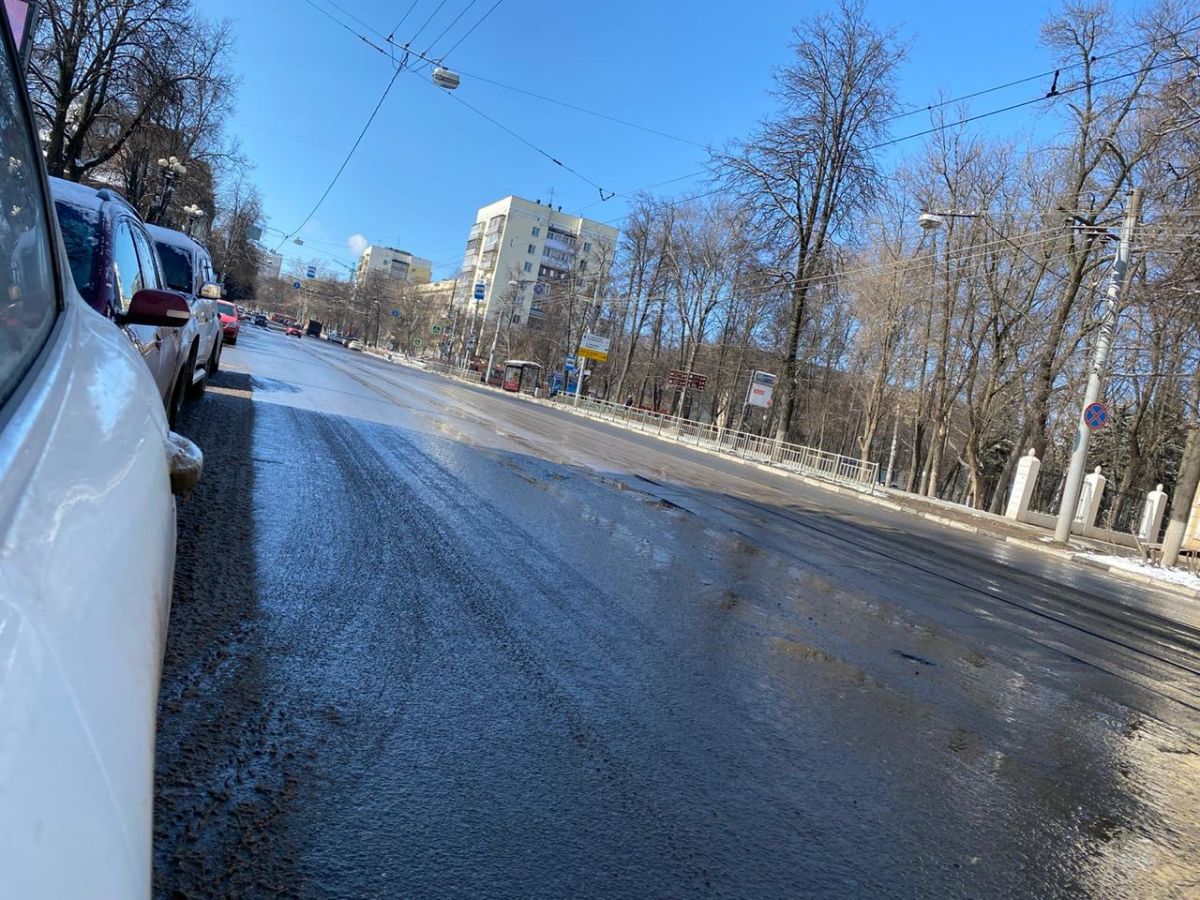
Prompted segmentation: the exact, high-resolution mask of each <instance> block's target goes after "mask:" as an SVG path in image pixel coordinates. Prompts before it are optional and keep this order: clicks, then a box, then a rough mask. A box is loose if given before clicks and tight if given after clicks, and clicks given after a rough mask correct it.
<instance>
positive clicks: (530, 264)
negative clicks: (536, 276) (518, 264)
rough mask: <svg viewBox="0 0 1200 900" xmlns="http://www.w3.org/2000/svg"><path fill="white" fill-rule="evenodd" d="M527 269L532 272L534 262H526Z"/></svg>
mask: <svg viewBox="0 0 1200 900" xmlns="http://www.w3.org/2000/svg"><path fill="white" fill-rule="evenodd" d="M525 271H526V272H532V271H533V263H530V262H527V263H525Z"/></svg>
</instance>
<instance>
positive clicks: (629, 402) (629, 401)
mask: <svg viewBox="0 0 1200 900" xmlns="http://www.w3.org/2000/svg"><path fill="white" fill-rule="evenodd" d="M625 405H626V406H633V394H630V395H629V396H628V397H626V398H625Z"/></svg>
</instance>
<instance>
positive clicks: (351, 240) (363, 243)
mask: <svg viewBox="0 0 1200 900" xmlns="http://www.w3.org/2000/svg"><path fill="white" fill-rule="evenodd" d="M346 246H347V247H349V248H350V252H351V253H353V254H354V255H355V256H361V255H362V252H363V251H364V250H366V249H367V248H368V247H369V246H371V242H370V241H368V240H367V237H366V235H363V234H352V235H350V237H348V238H346Z"/></svg>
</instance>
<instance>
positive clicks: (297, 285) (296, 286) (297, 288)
mask: <svg viewBox="0 0 1200 900" xmlns="http://www.w3.org/2000/svg"><path fill="white" fill-rule="evenodd" d="M292 287H294V288H295V289H296V290H300V282H298V281H293V282H292Z"/></svg>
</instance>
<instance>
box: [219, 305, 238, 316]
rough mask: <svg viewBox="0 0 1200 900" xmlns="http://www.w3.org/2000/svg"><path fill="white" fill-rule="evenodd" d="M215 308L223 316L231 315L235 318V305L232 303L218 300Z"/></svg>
mask: <svg viewBox="0 0 1200 900" xmlns="http://www.w3.org/2000/svg"><path fill="white" fill-rule="evenodd" d="M217 310H218V311H219V312H220V313H221V315H223V316H233V318H235V319H236V318H237V307H236V306H234V305H233V304H232V303H226V302H224V301H219V302H218V303H217Z"/></svg>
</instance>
